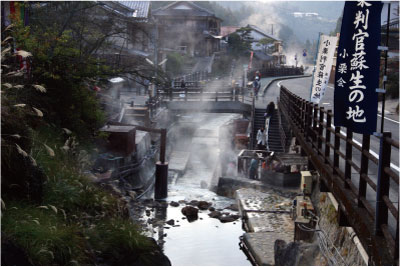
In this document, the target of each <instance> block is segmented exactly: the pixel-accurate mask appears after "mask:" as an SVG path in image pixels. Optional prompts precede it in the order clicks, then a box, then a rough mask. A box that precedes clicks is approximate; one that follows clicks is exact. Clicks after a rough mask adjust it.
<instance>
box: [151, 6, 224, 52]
mask: <svg viewBox="0 0 400 267" xmlns="http://www.w3.org/2000/svg"><path fill="white" fill-rule="evenodd" d="M153 16H154V18H155V20H156V23H157V25H158V42H157V43H158V44H159V50H161V51H166V52H167V51H177V52H181V53H183V54H188V55H190V56H206V57H207V56H211V55H212V54H213V53H214V52H217V51H219V50H220V39H221V36H220V29H221V21H222V20H221V19H219V18H217V17H216V16H215V14H214V13H212V12H211V11H208V10H206V9H204V8H202V7H200V6H198V5H196V4H195V3H193V2H187V1H178V2H174V3H172V4H170V5H167V6H165V7H161V8H159V9H157V10H154V11H153Z"/></svg>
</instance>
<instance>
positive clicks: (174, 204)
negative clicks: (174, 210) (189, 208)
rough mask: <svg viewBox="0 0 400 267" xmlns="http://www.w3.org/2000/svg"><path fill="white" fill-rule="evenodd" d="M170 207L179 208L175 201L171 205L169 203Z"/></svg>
mask: <svg viewBox="0 0 400 267" xmlns="http://www.w3.org/2000/svg"><path fill="white" fill-rule="evenodd" d="M169 204H170V205H171V206H172V207H179V203H178V202H175V201H171V203H169Z"/></svg>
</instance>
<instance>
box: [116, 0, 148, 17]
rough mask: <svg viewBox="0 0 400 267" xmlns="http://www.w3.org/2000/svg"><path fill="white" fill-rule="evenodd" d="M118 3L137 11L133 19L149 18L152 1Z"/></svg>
mask: <svg viewBox="0 0 400 267" xmlns="http://www.w3.org/2000/svg"><path fill="white" fill-rule="evenodd" d="M118 3H120V4H121V5H123V6H125V7H128V8H130V9H132V10H135V11H134V12H133V17H136V18H148V17H149V10H150V1H118ZM136 10H137V12H136Z"/></svg>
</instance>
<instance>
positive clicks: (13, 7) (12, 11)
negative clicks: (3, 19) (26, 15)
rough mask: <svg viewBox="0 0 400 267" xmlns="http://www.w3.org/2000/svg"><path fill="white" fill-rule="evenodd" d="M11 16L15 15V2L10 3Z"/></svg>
mask: <svg viewBox="0 0 400 267" xmlns="http://www.w3.org/2000/svg"><path fill="white" fill-rule="evenodd" d="M10 14H15V3H14V1H11V2H10Z"/></svg>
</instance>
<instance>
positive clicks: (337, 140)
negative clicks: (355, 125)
mask: <svg viewBox="0 0 400 267" xmlns="http://www.w3.org/2000/svg"><path fill="white" fill-rule="evenodd" d="M337 134H340V127H339V126H335V144H334V151H333V174H337V171H336V168H338V167H339V154H338V153H337V152H338V151H339V149H340V137H339V136H337Z"/></svg>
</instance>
